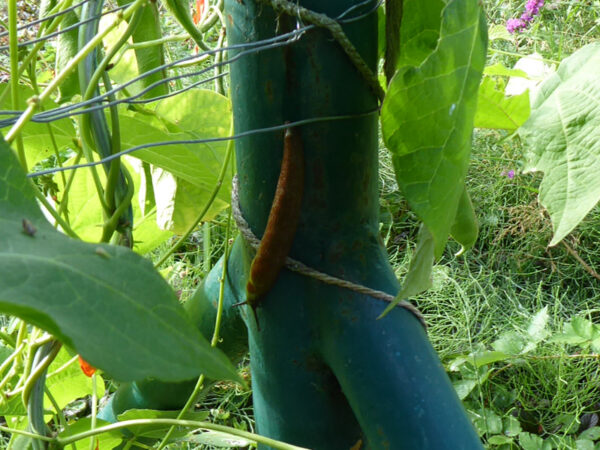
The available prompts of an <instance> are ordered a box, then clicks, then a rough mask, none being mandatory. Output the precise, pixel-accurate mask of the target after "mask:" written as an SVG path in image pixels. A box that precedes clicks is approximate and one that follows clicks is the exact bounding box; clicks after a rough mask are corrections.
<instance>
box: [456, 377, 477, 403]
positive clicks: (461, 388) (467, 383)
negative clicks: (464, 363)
mask: <svg viewBox="0 0 600 450" xmlns="http://www.w3.org/2000/svg"><path fill="white" fill-rule="evenodd" d="M477 383H478V382H477V380H475V379H472V378H467V379H463V380H457V381H454V382H453V383H452V385H453V386H454V390H455V391H456V395H458V398H460V399H461V400H464V399H465V398H467V396H468V395H469V394H470V393H471V391H472V390H473V389H475V386H477Z"/></svg>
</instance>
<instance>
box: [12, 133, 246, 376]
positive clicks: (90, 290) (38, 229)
mask: <svg viewBox="0 0 600 450" xmlns="http://www.w3.org/2000/svg"><path fill="white" fill-rule="evenodd" d="M33 189H34V188H33V187H32V186H31V183H30V182H29V180H27V179H26V178H25V173H24V172H23V170H22V168H21V166H20V165H19V163H18V161H17V159H16V157H15V156H14V155H13V153H12V151H11V149H10V147H9V146H8V145H7V144H6V143H5V142H4V141H2V142H0V229H2V233H0V272H1V273H2V277H0V311H1V312H3V313H6V314H12V315H15V316H18V317H20V318H22V319H24V320H26V321H27V322H29V323H31V324H33V325H35V326H38V327H40V328H42V329H44V330H46V331H48V332H50V333H52V334H53V335H54V336H56V337H57V338H58V339H60V340H61V341H62V342H64V343H65V344H67V345H68V346H70V347H72V348H74V349H75V351H76V352H77V353H79V354H81V356H82V357H83V358H84V359H85V360H86V361H88V362H89V363H90V364H92V365H93V366H95V367H98V368H101V369H103V370H105V371H106V372H107V373H108V374H109V375H112V376H113V377H114V378H116V379H118V380H139V379H143V378H148V377H154V378H158V379H161V380H166V381H178V380H185V379H190V378H193V377H195V376H197V375H198V374H199V373H201V372H202V373H205V374H206V375H207V376H209V377H214V378H229V379H239V377H238V376H237V373H236V371H235V368H234V367H233V366H232V364H231V362H230V361H229V360H228V359H227V358H226V357H225V355H224V354H223V353H222V352H220V351H219V350H216V349H213V348H212V347H211V346H210V344H209V343H208V342H207V341H206V339H204V337H203V336H202V335H201V334H200V332H199V331H198V330H197V329H196V328H195V327H194V326H193V325H192V324H191V322H190V321H189V319H188V318H187V316H186V315H185V312H184V310H183V308H182V307H181V305H180V304H179V302H178V301H177V298H176V296H175V293H174V292H173V290H172V289H171V288H170V286H169V285H168V284H167V283H166V282H165V281H164V279H163V278H162V277H161V276H160V275H159V274H158V273H157V272H156V271H155V270H154V268H153V267H152V265H151V263H150V262H149V261H147V260H144V259H143V258H141V257H140V256H138V255H137V254H135V253H134V252H132V251H130V250H128V249H125V248H122V247H115V246H109V245H97V244H87V243H84V242H80V241H77V240H74V239H71V238H68V237H67V236H65V235H63V234H61V233H59V232H58V231H56V230H55V229H54V227H52V226H51V225H50V224H49V223H48V222H47V221H46V219H45V218H44V216H43V214H42V212H41V211H40V209H39V208H38V206H37V204H36V201H35V194H34V191H33Z"/></svg>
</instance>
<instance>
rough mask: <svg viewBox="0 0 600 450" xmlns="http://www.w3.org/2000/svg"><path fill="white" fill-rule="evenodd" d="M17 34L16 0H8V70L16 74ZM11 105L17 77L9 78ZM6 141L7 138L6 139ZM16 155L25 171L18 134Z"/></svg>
mask: <svg viewBox="0 0 600 450" xmlns="http://www.w3.org/2000/svg"><path fill="white" fill-rule="evenodd" d="M18 40H19V35H18V33H17V0H8V44H9V48H10V72H11V73H13V74H16V73H17V72H18V71H19V46H18V44H19V42H18ZM10 89H11V100H12V107H13V109H14V110H15V111H17V110H18V109H19V77H18V76H13V77H11V79H10ZM7 141H8V139H7ZM17 156H18V158H19V162H20V163H21V166H22V167H23V169H24V170H25V171H27V158H26V157H25V147H24V146H23V138H22V137H21V136H20V135H19V137H18V139H17Z"/></svg>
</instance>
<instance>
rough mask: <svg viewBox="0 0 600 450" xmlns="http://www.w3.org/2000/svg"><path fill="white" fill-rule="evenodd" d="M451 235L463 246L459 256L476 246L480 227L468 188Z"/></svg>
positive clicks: (459, 202) (464, 188)
mask: <svg viewBox="0 0 600 450" xmlns="http://www.w3.org/2000/svg"><path fill="white" fill-rule="evenodd" d="M450 234H451V235H452V237H453V238H454V239H455V240H456V241H457V242H460V244H461V245H462V247H461V249H460V251H459V252H458V253H457V255H462V254H463V253H464V252H465V251H466V250H469V249H470V248H471V247H473V244H475V241H476V240H477V236H478V235H479V225H478V222H477V217H476V216H475V210H474V209H473V203H472V202H471V197H470V196H469V192H468V191H467V188H466V187H463V192H462V194H461V196H460V199H459V201H458V209H457V211H456V217H455V218H454V223H453V224H452V228H450Z"/></svg>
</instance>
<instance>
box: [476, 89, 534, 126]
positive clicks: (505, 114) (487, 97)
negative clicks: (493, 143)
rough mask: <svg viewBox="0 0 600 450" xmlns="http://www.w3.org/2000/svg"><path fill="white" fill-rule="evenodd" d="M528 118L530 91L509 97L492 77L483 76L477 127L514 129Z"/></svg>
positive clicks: (478, 103)
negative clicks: (499, 88) (498, 87)
mask: <svg viewBox="0 0 600 450" xmlns="http://www.w3.org/2000/svg"><path fill="white" fill-rule="evenodd" d="M528 118H529V91H525V92H523V93H521V94H519V95H513V96H509V97H507V96H506V95H505V94H504V91H503V90H498V89H497V86H496V83H495V81H494V80H493V79H492V78H490V77H484V78H483V81H482V82H481V85H480V86H479V95H478V101H477V112H476V113H475V126H476V127H478V128H494V129H498V128H499V129H504V130H509V131H514V130H516V129H517V128H519V127H520V126H521V125H523V124H524V123H525V121H526V120H527V119H528Z"/></svg>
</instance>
